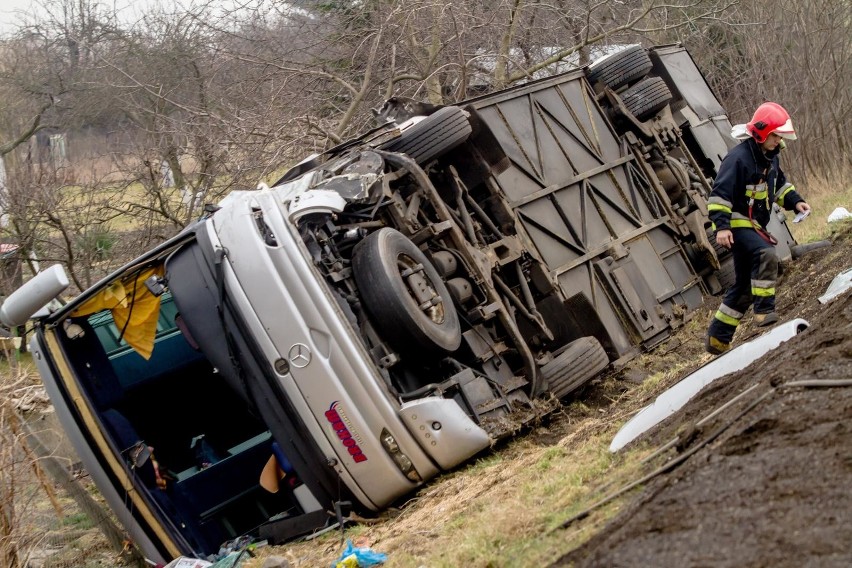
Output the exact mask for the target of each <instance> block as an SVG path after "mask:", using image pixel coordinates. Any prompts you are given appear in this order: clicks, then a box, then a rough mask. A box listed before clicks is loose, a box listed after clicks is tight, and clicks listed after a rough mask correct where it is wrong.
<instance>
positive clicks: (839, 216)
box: [828, 207, 852, 223]
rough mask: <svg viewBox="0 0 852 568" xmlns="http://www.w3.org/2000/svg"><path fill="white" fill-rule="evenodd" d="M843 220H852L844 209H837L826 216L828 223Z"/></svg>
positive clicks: (851, 215) (851, 216) (851, 214)
mask: <svg viewBox="0 0 852 568" xmlns="http://www.w3.org/2000/svg"><path fill="white" fill-rule="evenodd" d="M843 219H852V213H850V212H849V210H848V209H846V208H845V207H838V208H837V209H835V210H834V211H832V212H831V215H829V216H828V222H829V223H834V222H835V221H841V220H843Z"/></svg>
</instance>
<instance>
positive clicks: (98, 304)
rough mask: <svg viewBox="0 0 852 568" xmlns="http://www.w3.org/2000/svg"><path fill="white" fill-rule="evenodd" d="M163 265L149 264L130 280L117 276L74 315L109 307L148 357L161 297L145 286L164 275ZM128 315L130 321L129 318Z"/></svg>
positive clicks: (131, 340) (127, 337)
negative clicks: (117, 277)
mask: <svg viewBox="0 0 852 568" xmlns="http://www.w3.org/2000/svg"><path fill="white" fill-rule="evenodd" d="M162 275H163V265H162V264H161V265H159V266H155V267H153V268H148V269H145V270H143V271H142V272H140V273H138V274H137V275H136V278H135V279H131V280H129V281H126V282H125V281H121V280H117V281H115V282H113V283H112V284H110V285H109V286H107V287H106V288H104V289H103V290H102V291H101V292H99V293H98V294H97V295H96V296H94V297H92V298H90V299H89V300H88V301H87V302H86V303H84V304H83V305H82V306H80V307H79V308H77V309H76V310H74V312H73V313H72V314H71V315H72V316H87V315H90V314H94V313H96V312H100V311H102V310H109V311H110V312H112V319H113V320H115V326H116V327H117V328H118V330H119V332H121V330H124V336H123V337H124V340H125V341H126V342H127V344H128V345H130V346H131V347H132V348H133V349H134V350H135V351H136V352H137V353H139V354H140V355H141V356H142V357H144V358H145V359H146V360H147V359H150V358H151V353H152V352H153V351H154V338H155V336H156V335H157V320H158V319H159V318H160V297H159V296H155V295H153V294H152V293H151V292H150V291H149V290H148V288H147V286H145V280H147V279H148V278H150V277H151V276H162ZM128 318H129V319H130V321H129V322H128V321H127V320H128Z"/></svg>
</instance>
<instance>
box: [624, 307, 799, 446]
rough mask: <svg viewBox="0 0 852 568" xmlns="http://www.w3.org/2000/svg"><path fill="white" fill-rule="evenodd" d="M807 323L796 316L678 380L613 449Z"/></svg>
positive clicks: (628, 426)
mask: <svg viewBox="0 0 852 568" xmlns="http://www.w3.org/2000/svg"><path fill="white" fill-rule="evenodd" d="M807 327H808V322H807V321H805V320H803V319H794V320H791V321H788V322H785V323H783V324H779V325H778V326H777V327H775V328H773V329H772V330H770V331H767V332H766V333H764V334H763V335H761V336H759V337H757V338H755V339H752V340H751V341H748V342H746V343H743V344H742V345H738V346H737V347H735V348H733V349H731V350H730V351H728V352H727V353H725V354H724V355H720V356H718V357H716V358H715V359H713V360H712V361H710V362H709V363H706V364H705V365H704V366H703V367H700V368H699V369H698V370H697V371H695V372H694V373H692V374H691V375H689V376H687V377H685V378H684V379H682V380H681V381H680V382H679V383H677V384H676V385H674V386H673V387H671V388H670V389H668V390H666V391H664V392H663V393H662V394H660V396H658V397H657V398H656V400H655V401H654V402H652V403H651V404H649V405H648V406H646V407H645V408H643V409H642V410H640V411H639V412H638V413H637V414H636V415H635V416H634V417H633V418H631V419H630V420H628V421H627V424H625V425H624V426H622V428H621V430H619V431H618V433H617V434H616V435H615V438H613V440H612V443H611V444H610V445H609V451H610V452H617V451H618V450H620V449H621V448H623V447H624V446H626V445H627V444H629V443H630V442H632V441H633V440H635V439H636V438H638V437H639V436H640V435H642V434H643V433H645V432H646V431H648V430H650V429H651V428H653V427H654V426H656V425H657V424H659V423H660V422H662V421H663V420H665V419H666V418H668V417H669V416H671V415H672V414H674V413H675V412H677V411H678V410H680V409H681V408H682V407H683V406H684V405H685V404H686V403H687V402H688V401H689V399H691V398H692V397H693V396H695V395H696V394H698V392H699V391H701V389H703V388H704V387H706V386H707V385H709V384H710V383H711V382H713V381H715V380H716V379H718V378H719V377H723V376H725V375H727V374H729V373H733V372H736V371H739V370H741V369H745V368H746V367H748V366H749V365H751V364H752V363H753V362H754V361H756V360H757V359H760V358H761V357H762V356H763V355H765V354H766V353H768V352H770V351H772V350H773V349H775V348H776V347H778V346H779V345H781V343H783V342H784V341H787V340H788V339H790V338H792V337H795V336H796V335H797V334H798V333H800V332H802V331H804V330H805V329H806V328H807Z"/></svg>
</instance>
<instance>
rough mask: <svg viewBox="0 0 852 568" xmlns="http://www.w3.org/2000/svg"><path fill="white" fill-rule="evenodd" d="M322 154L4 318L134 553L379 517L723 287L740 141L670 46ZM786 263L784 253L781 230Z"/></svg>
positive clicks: (198, 548) (59, 281) (42, 292)
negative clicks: (16, 329) (726, 216)
mask: <svg viewBox="0 0 852 568" xmlns="http://www.w3.org/2000/svg"><path fill="white" fill-rule="evenodd" d="M403 118H404V117H400V116H398V117H397V120H396V121H395V122H388V123H387V124H385V125H383V126H381V127H379V128H377V129H375V130H373V131H371V132H370V133H368V134H366V135H364V136H362V137H361V138H359V139H356V140H352V141H350V142H347V143H345V144H342V145H340V146H338V147H336V148H334V149H332V150H330V151H328V152H326V153H324V154H322V155H319V156H313V157H311V158H309V159H307V160H305V161H304V162H302V163H301V164H299V165H298V166H296V167H295V168H293V169H292V170H291V171H290V172H288V173H287V174H286V175H285V176H284V177H283V178H282V179H281V180H279V181H277V182H276V183H274V184H272V186H271V187H266V186H263V187H261V188H260V189H259V190H257V191H242V192H234V193H232V194H230V195H229V196H228V197H227V198H226V199H225V200H224V201H223V202H222V203H220V204H219V206H218V208H216V210H215V211H210V212H209V213H208V214H207V215H206V216H205V217H204V218H202V219H201V220H199V221H198V222H197V223H195V224H194V225H192V226H190V227H188V228H187V229H186V230H184V231H183V232H182V233H180V234H179V235H177V236H175V237H173V238H172V239H170V240H168V241H167V242H165V243H163V244H162V245H160V246H158V247H157V248H156V249H154V250H151V251H150V252H148V253H147V254H145V255H143V256H142V257H140V258H138V259H136V260H134V261H133V262H131V263H129V264H128V265H126V266H124V267H123V268H121V269H120V270H118V271H117V272H115V273H114V274H112V275H110V276H109V277H108V278H106V279H105V280H103V281H102V282H100V283H99V284H97V285H96V286H94V287H93V288H91V289H89V290H86V291H84V292H83V293H82V294H80V295H79V296H78V297H77V298H75V299H73V300H71V301H70V302H68V303H66V304H65V305H63V306H62V307H61V308H59V309H56V310H54V311H50V310H44V309H42V310H40V311H38V312H37V313H35V315H33V314H34V312H36V310H38V308H40V307H41V306H43V305H44V304H46V303H47V302H48V301H49V300H50V299H51V298H53V297H55V296H56V295H58V294H59V293H60V292H61V291H62V290H63V289H64V287H65V286H67V284H68V281H67V279H66V278H65V276H64V273H62V271H61V269H60V268H59V267H55V268H54V269H52V270H49V271H46V272H45V273H43V274H40V275H39V276H37V277H36V278H35V279H33V280H32V281H31V282H30V283H28V284H27V285H25V286H24V287H23V288H22V289H20V290H19V291H18V292H16V293H15V294H14V295H13V296H12V297H10V298H9V300H8V301H7V302H6V303H5V304H4V305H3V307H2V316H3V319H4V320H5V321H6V322H7V323H8V324H12V325H17V324H20V322H21V320H26V319H27V318H29V317H31V316H33V318H34V319H35V321H36V333H35V336H34V338H33V340H32V351H33V354H34V358H35V360H36V362H37V364H38V368H39V371H40V373H41V375H42V377H43V379H44V383H45V385H46V387H47V390H48V392H49V394H50V397H51V399H52V401H53V403H54V405H55V407H56V410H57V413H58V415H59V417H60V419H61V421H62V423H63V426H64V428H65V429H66V430H67V432H68V435H69V436H70V438H71V439H72V441H73V443H74V445H75V447H76V449H77V450H78V452H79V455H80V458H81V459H82V461H83V463H84V464H85V466H86V469H87V470H88V471H89V473H90V474H91V476H92V478H93V479H94V481H95V482H96V484H97V486H98V487H99V489H100V490H101V492H102V493H103V495H104V497H105V499H106V500H107V502H108V503H109V504H110V506H111V507H112V509H113V510H114V511H115V513H116V515H117V517H118V518H119V520H120V521H121V522H122V524H123V525H124V527H125V528H126V530H127V532H128V534H129V536H130V538H131V539H132V540H133V541H134V542H135V543H136V545H138V547H139V548H140V549H141V550H142V552H143V554H144V555H145V556H146V557H148V558H149V559H152V560H156V561H163V560H168V559H171V558H174V557H176V556H179V555H193V556H204V555H208V554H211V553H215V552H216V551H217V550H218V549H219V547H220V544H221V543H223V542H225V541H228V540H230V539H233V538H235V537H238V536H241V535H249V536H251V537H252V538H258V539H260V538H266V539H269V540H271V541H272V542H280V541H284V540H286V539H288V538H292V537H294V536H297V535H300V534H305V533H306V532H308V531H310V530H312V529H314V528H316V527H320V526H323V525H324V524H325V523H326V522H328V520H329V511H334V510H337V511H338V513H339V511H340V508H341V503H344V502H350V503H352V504H353V506H355V507H357V508H359V509H361V510H373V511H375V510H379V509H381V508H382V507H385V506H387V505H388V504H390V503H392V502H393V501H394V500H396V499H398V498H400V497H401V496H403V495H405V494H407V493H410V492H412V491H413V490H415V489H417V488H418V487H419V486H421V485H422V484H423V483H425V482H426V481H427V480H429V479H431V478H433V477H435V476H436V475H438V474H439V473H441V472H443V471H447V470H449V469H451V468H453V467H455V466H457V465H458V464H460V463H462V462H464V461H465V460H467V459H469V458H470V457H472V456H474V455H475V454H477V453H479V452H481V451H483V450H485V449H487V448H489V447H490V446H491V445H492V444H493V443H495V441H497V440H500V439H501V438H504V437H506V436H509V435H511V434H513V433H515V432H517V431H518V430H519V429H521V428H523V427H524V425H525V424H528V423H530V421H533V420H535V419H537V418H540V417H541V416H543V415H546V414H547V413H548V412H550V411H551V410H552V409H553V408H554V407H555V405H556V404H557V402H556V401H558V399H561V398H564V397H566V396H569V395H571V393H573V392H574V391H576V390H577V389H578V388H579V387H581V386H582V385H583V384H585V383H586V382H588V381H589V380H590V379H591V378H593V377H594V376H596V375H598V374H599V373H600V372H601V371H602V370H604V369H605V368H606V367H607V366H608V365H610V364H613V363H618V362H622V361H625V360H627V359H629V358H630V357H633V356H634V355H636V354H637V353H639V352H642V351H645V350H649V349H651V348H653V347H654V346H655V345H657V344H659V343H660V342H661V341H663V340H665V339H666V338H667V337H668V336H669V335H670V333H671V332H672V330H673V329H675V328H677V327H678V326H680V325H682V324H683V322H684V321H686V320H687V319H688V318H689V317H690V315H691V314H692V313H693V311H694V310H695V309H696V308H697V307H698V306H699V305H700V304H701V303H702V301H703V298H704V296H705V295H707V294H713V293H718V292H719V291H720V290H721V289H722V288H723V287H724V285H725V280H726V279H729V278H730V275H731V273H732V271H731V270H730V259H729V258H725V257H724V255H721V256H720V254H719V253H721V252H723V251H720V250H716V249H714V246H713V245H712V244H711V241H710V240H709V239H708V228H707V226H708V221H707V209H706V199H707V197H708V194H709V191H710V183H711V179H712V177H713V176H714V175H715V170H716V167H717V166H718V164H719V162H720V160H721V157H722V156H723V155H724V154H725V152H726V151H727V149H728V148H729V147H730V146H731V145H733V143H734V141H733V140H732V139H730V138H729V136H728V133H729V132H730V124H729V122H728V119H727V117H726V116H725V112H724V110H723V109H722V108H721V106H720V105H719V102H718V101H717V99H716V98H715V96H714V95H713V93H712V92H711V90H710V89H709V87H708V86H707V83H706V82H705V80H704V78H703V77H702V75H701V73H700V72H699V71H698V69H697V68H696V66H695V64H694V62H693V60H692V58H691V57H690V55H689V54H688V53H687V52H686V51H685V50H684V49H683V48H682V47H679V46H666V47H661V48H655V49H650V50H646V49H643V48H641V47H638V46H636V47H631V48H628V49H625V50H623V51H621V52H619V53H617V54H614V55H611V56H608V57H607V58H606V59H604V60H602V61H598V62H595V63H594V64H593V65H592V66H590V67H588V68H585V69H580V70H577V71H573V72H569V73H565V74H562V75H559V76H554V77H550V78H546V79H542V80H538V81H534V82H530V83H527V84H524V85H521V86H518V87H515V88H511V89H507V90H504V91H500V92H496V93H493V94H489V95H487V96H482V97H479V98H475V99H472V100H468V101H465V102H463V103H461V104H459V105H456V106H448V107H443V108H439V109H430V112H429V114H428V115H426V116H414V117H412V118H409V119H406V120H403ZM773 223H774V226H773V227H771V228H772V229H773V230H774V233H775V235H776V236H777V237H778V238H779V241H781V244H780V245H779V252H780V256H782V257H784V256H789V245H790V243H791V242H792V238H791V237H790V234H789V232H788V231H787V229H786V225H784V223H783V216H782V217H778V218H776V219H774V221H773Z"/></svg>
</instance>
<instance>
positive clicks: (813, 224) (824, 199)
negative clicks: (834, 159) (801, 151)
mask: <svg viewBox="0 0 852 568" xmlns="http://www.w3.org/2000/svg"><path fill="white" fill-rule="evenodd" d="M797 189H798V186H797ZM801 193H802V197H804V198H805V199H806V200H807V201H808V204H810V206H811V209H812V211H811V215H810V216H809V217H808V218H807V219H805V221H803V222H802V223H795V224H794V223H790V227H791V230H792V232H793V236H794V237H796V240H797V241H799V242H800V243H809V242H813V241H819V240H822V239H826V238H828V237H830V236H831V234H832V233H833V232H835V231H836V228H833V227H832V225H834V224H833V223H832V224H829V223H828V222H827V218H828V216H829V214H831V212H832V211H834V209H835V208H837V207H845V208H846V209H848V210H849V211H852V167H849V166H846V167H845V168H840V169H839V171H837V172H833V175H830V176H810V178H809V179H808V180H807V182H806V183H805V184H802V187H801ZM791 219H792V216H791V215H788V221H789V220H791Z"/></svg>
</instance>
